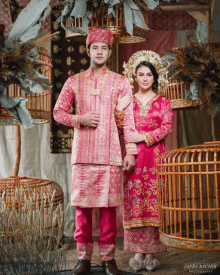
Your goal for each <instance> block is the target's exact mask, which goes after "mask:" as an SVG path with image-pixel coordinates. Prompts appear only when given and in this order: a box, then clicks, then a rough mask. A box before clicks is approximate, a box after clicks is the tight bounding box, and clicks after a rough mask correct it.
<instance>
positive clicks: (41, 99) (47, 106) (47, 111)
mask: <svg viewBox="0 0 220 275" xmlns="http://www.w3.org/2000/svg"><path fill="white" fill-rule="evenodd" d="M38 54H39V59H40V60H41V61H42V63H43V66H42V72H43V73H44V75H45V76H47V77H48V79H49V80H51V57H50V55H49V53H48V51H47V50H46V49H44V48H42V47H41V48H39V52H38ZM5 94H6V95H7V96H8V97H24V98H27V99H28V101H27V109H28V111H29V113H30V114H31V117H32V118H33V120H34V122H35V123H36V124H39V123H47V122H49V121H50V120H51V90H50V89H47V90H45V91H44V92H43V93H41V94H33V93H30V94H26V93H25V92H23V91H22V90H21V88H20V87H19V86H18V85H17V84H11V85H9V86H8V87H7V88H6V89H5ZM19 124H20V123H19V121H18V120H16V119H15V117H14V116H13V115H12V114H11V113H10V112H9V111H8V110H6V109H5V108H3V107H2V106H1V105H0V125H19Z"/></svg>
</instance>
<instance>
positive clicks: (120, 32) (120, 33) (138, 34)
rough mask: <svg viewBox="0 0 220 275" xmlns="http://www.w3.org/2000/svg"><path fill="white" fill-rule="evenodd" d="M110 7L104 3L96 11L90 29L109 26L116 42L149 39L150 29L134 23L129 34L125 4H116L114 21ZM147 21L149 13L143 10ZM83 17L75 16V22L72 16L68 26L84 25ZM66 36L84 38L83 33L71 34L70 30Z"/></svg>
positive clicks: (68, 20) (137, 41) (122, 42)
mask: <svg viewBox="0 0 220 275" xmlns="http://www.w3.org/2000/svg"><path fill="white" fill-rule="evenodd" d="M107 9H108V7H107V6H106V5H104V4H103V6H102V9H100V10H99V11H95V12H94V13H93V16H92V18H91V21H90V24H89V27H88V30H87V31H89V30H90V29H91V28H107V29H109V30H110V31H112V32H113V34H114V43H116V44H125V43H140V42H144V41H146V40H147V34H148V31H147V30H144V29H141V28H139V27H137V26H136V25H134V30H133V36H131V35H129V34H128V33H127V31H126V28H125V19H124V9H123V4H122V3H120V4H117V5H115V14H116V18H115V20H114V22H113V20H111V18H110V17H109V16H108V14H107ZM143 15H144V19H145V23H146V24H147V25H148V15H147V13H146V12H143ZM82 20H83V17H81V18H74V20H73V22H70V18H68V19H67V21H66V27H73V26H74V27H79V28H81V27H82ZM66 38H68V39H71V38H73V39H74V38H75V39H78V40H79V39H80V38H81V39H82V35H81V34H80V33H75V34H70V33H68V31H67V32H66Z"/></svg>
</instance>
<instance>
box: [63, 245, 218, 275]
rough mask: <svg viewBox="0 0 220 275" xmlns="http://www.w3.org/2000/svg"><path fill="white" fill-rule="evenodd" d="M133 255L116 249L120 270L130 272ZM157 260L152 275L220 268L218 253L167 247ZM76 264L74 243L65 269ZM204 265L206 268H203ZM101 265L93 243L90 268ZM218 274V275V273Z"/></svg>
mask: <svg viewBox="0 0 220 275" xmlns="http://www.w3.org/2000/svg"><path fill="white" fill-rule="evenodd" d="M133 255H134V254H133V253H131V252H128V251H123V250H118V249H116V252H115V259H116V262H117V266H118V268H119V269H120V270H122V271H125V272H132V270H131V269H130V267H129V266H128V261H129V259H130V258H131V257H133ZM157 259H158V260H159V261H160V263H161V266H160V267H159V268H158V269H156V270H155V271H153V274H154V275H162V274H163V275H165V274H169V275H174V274H175V275H184V274H192V273H194V274H204V273H207V272H208V273H209V274H212V273H211V270H212V266H216V267H220V251H218V252H208V251H190V250H183V249H176V248H170V247H168V251H167V252H165V253H161V254H157ZM76 262H77V253H76V243H70V244H69V246H68V249H67V266H66V268H67V269H68V270H69V269H73V268H74V266H75V264H76ZM205 264H206V266H205ZM97 265H101V261H100V258H99V252H98V245H97V243H94V250H93V256H92V266H97ZM137 274H138V275H140V274H143V275H144V274H149V272H148V271H146V270H142V271H140V272H138V273H137ZM219 274H220V273H219Z"/></svg>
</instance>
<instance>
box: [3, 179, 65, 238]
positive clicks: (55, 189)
mask: <svg viewBox="0 0 220 275" xmlns="http://www.w3.org/2000/svg"><path fill="white" fill-rule="evenodd" d="M30 199H31V200H30ZM28 200H29V204H31V205H29V206H28V207H27V205H26V202H27V201H28ZM0 203H1V204H2V203H4V207H5V208H6V209H7V210H8V213H9V215H7V216H4V218H5V228H4V229H5V230H7V232H8V234H9V235H12V234H14V233H15V231H16V228H15V226H14V224H13V222H10V215H11V211H12V210H16V211H17V213H18V215H20V216H21V218H22V219H25V220H28V218H27V217H28V215H29V214H30V213H29V212H30V209H31V211H32V217H31V219H32V223H33V225H34V224H35V223H34V219H35V218H37V219H38V222H40V227H41V230H44V229H47V230H50V233H51V234H54V236H56V233H57V232H58V231H59V230H58V229H59V227H60V226H61V223H62V222H63V221H64V220H63V219H64V217H63V211H64V195H63V190H62V188H61V186H60V185H59V184H58V183H56V182H54V181H51V180H48V179H41V178H34V177H23V176H15V177H8V178H2V179H0ZM0 209H1V210H2V209H3V208H2V207H1V208H0ZM58 209H59V212H58ZM55 213H56V215H59V219H57V220H56V219H55ZM0 214H2V213H0ZM58 221H59V223H60V224H58ZM54 222H55V223H54ZM1 229H2V227H0V230H1ZM42 232H43V231H42ZM0 233H1V232H0Z"/></svg>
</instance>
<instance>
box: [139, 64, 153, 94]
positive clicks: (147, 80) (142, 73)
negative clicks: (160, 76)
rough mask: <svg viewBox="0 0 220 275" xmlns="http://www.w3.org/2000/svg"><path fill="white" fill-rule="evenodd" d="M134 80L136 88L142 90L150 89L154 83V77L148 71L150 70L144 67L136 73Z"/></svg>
mask: <svg viewBox="0 0 220 275" xmlns="http://www.w3.org/2000/svg"><path fill="white" fill-rule="evenodd" d="M136 75H137V76H136V78H135V80H136V81H137V83H138V86H139V87H140V88H141V89H143V90H150V89H152V85H153V83H154V76H153V74H152V72H151V70H150V68H148V67H146V66H141V67H140V68H139V69H138V70H137V73H136Z"/></svg>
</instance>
